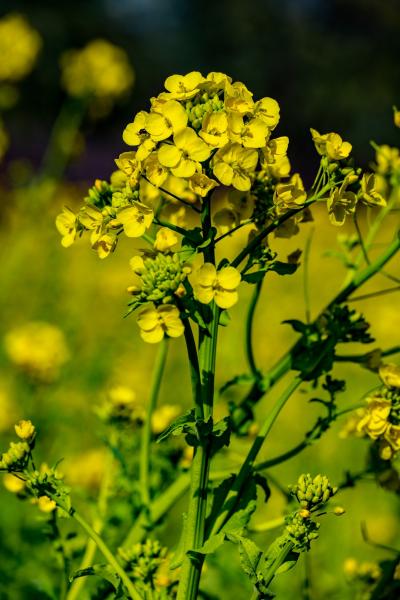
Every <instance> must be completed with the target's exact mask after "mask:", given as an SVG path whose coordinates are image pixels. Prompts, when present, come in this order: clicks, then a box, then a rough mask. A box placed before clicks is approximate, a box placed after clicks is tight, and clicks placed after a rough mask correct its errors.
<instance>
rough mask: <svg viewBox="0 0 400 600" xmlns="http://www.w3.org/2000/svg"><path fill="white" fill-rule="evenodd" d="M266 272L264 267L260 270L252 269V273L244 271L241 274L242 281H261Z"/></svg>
mask: <svg viewBox="0 0 400 600" xmlns="http://www.w3.org/2000/svg"><path fill="white" fill-rule="evenodd" d="M266 274H267V270H266V269H261V270H260V271H254V272H253V273H245V274H242V281H245V282H246V283H258V282H259V281H262V280H263V279H264V277H265V275H266Z"/></svg>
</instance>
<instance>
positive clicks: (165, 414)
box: [151, 404, 182, 435]
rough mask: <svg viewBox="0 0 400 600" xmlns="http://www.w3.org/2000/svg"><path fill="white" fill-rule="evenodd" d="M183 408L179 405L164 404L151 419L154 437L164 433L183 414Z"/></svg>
mask: <svg viewBox="0 0 400 600" xmlns="http://www.w3.org/2000/svg"><path fill="white" fill-rule="evenodd" d="M181 411H182V408H181V407H180V406H178V405H177V404H163V406H160V407H159V408H157V409H156V410H155V411H154V412H153V414H152V417H151V430H152V432H153V433H154V435H159V434H160V433H162V432H163V431H164V430H165V429H166V428H167V427H168V426H169V425H171V423H172V421H173V420H174V419H176V417H178V416H179V415H180V414H181Z"/></svg>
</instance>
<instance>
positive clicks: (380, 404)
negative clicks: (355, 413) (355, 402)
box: [357, 396, 392, 440]
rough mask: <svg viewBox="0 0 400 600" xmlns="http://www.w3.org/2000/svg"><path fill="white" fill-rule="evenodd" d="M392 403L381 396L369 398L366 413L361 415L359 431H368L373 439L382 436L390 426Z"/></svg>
mask: <svg viewBox="0 0 400 600" xmlns="http://www.w3.org/2000/svg"><path fill="white" fill-rule="evenodd" d="M391 407H392V403H391V402H390V400H386V398H381V397H379V396H376V397H373V398H369V399H368V406H367V408H366V412H365V414H364V415H363V416H362V417H361V419H360V421H359V423H358V425H357V431H359V432H363V433H366V434H367V435H368V436H369V437H370V438H372V439H373V440H376V439H378V437H380V436H382V435H383V434H384V433H385V431H386V429H387V428H388V426H389V421H388V417H389V414H390V409H391Z"/></svg>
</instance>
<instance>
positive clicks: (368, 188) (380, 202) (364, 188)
mask: <svg viewBox="0 0 400 600" xmlns="http://www.w3.org/2000/svg"><path fill="white" fill-rule="evenodd" d="M360 184H361V190H360V191H359V193H358V197H359V199H360V200H361V201H362V202H363V203H364V204H367V206H386V200H385V198H384V197H383V196H382V194H380V193H379V192H378V191H377V190H376V188H375V175H374V173H364V174H363V176H362V178H361V181H360Z"/></svg>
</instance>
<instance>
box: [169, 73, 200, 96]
mask: <svg viewBox="0 0 400 600" xmlns="http://www.w3.org/2000/svg"><path fill="white" fill-rule="evenodd" d="M203 81H204V77H203V75H202V74H201V73H199V71H191V72H190V73H188V74H187V75H170V77H167V79H166V80H165V83H164V86H165V89H166V90H168V92H169V93H168V94H164V95H165V96H167V97H169V98H176V99H177V100H189V98H193V97H194V96H195V95H196V94H197V92H198V91H199V90H198V88H199V85H200V83H202V82H203Z"/></svg>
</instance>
